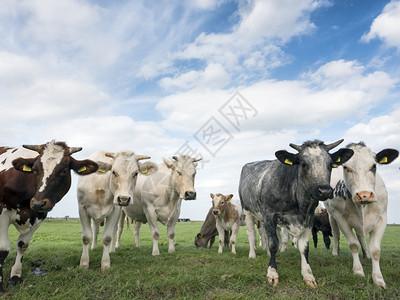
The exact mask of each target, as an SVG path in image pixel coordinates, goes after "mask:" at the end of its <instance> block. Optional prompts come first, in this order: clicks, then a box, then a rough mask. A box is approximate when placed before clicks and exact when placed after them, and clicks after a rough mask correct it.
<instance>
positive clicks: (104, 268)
mask: <svg viewBox="0 0 400 300" xmlns="http://www.w3.org/2000/svg"><path fill="white" fill-rule="evenodd" d="M109 268H110V266H109V265H108V266H104V267H101V271H102V272H104V271H105V270H108V269H109Z"/></svg>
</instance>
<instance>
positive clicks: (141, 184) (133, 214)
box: [117, 155, 201, 255]
mask: <svg viewBox="0 0 400 300" xmlns="http://www.w3.org/2000/svg"><path fill="white" fill-rule="evenodd" d="M172 158H173V161H170V160H168V159H164V163H162V164H159V165H158V171H157V173H155V174H153V175H151V176H148V177H145V176H142V175H141V174H139V176H138V179H137V184H136V187H135V191H134V193H133V194H134V200H133V205H129V206H126V207H124V208H123V210H124V211H125V213H126V215H127V216H129V217H130V218H131V219H133V220H135V221H137V222H138V223H135V239H136V244H137V245H138V242H139V231H140V225H141V223H147V222H148V223H149V227H150V231H151V236H152V238H153V251H152V255H159V254H160V250H159V248H158V239H159V236H160V229H159V228H158V224H157V221H159V222H161V223H162V224H163V225H166V226H167V235H168V239H169V247H168V252H174V251H175V246H174V237H175V225H176V223H177V221H178V218H179V215H180V211H181V204H182V199H184V200H195V199H196V190H195V189H194V180H195V175H196V166H197V162H198V161H199V160H201V158H192V157H190V156H187V155H180V156H173V157H172ZM121 233H122V228H118V236H119V235H121ZM117 239H119V237H117Z"/></svg>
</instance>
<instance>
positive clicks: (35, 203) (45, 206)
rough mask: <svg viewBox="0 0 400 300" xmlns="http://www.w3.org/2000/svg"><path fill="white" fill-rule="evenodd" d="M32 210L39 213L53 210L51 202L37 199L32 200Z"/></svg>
mask: <svg viewBox="0 0 400 300" xmlns="http://www.w3.org/2000/svg"><path fill="white" fill-rule="evenodd" d="M31 208H32V209H33V210H34V211H38V212H48V211H50V210H51V205H50V200H48V199H44V200H37V199H35V198H32V199H31Z"/></svg>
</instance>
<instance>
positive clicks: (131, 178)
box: [105, 151, 158, 206]
mask: <svg viewBox="0 0 400 300" xmlns="http://www.w3.org/2000/svg"><path fill="white" fill-rule="evenodd" d="M105 155H106V156H107V157H110V158H112V159H113V162H112V165H110V171H111V175H110V176H111V177H110V191H111V193H112V194H113V195H114V200H113V203H114V204H115V205H120V206H127V205H132V204H133V201H132V199H133V191H134V188H135V186H136V180H137V176H138V174H139V173H141V174H144V175H146V176H147V175H150V174H152V173H154V172H157V170H158V168H157V166H156V165H155V164H154V163H151V162H146V163H143V164H142V163H139V160H141V159H148V158H150V156H143V155H135V153H134V152H132V151H122V152H118V153H106V154H105ZM105 171H108V170H105Z"/></svg>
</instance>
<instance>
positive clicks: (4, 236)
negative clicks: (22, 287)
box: [0, 215, 11, 295]
mask: <svg viewBox="0 0 400 300" xmlns="http://www.w3.org/2000/svg"><path fill="white" fill-rule="evenodd" d="M9 226H10V224H9V220H8V218H7V217H5V216H1V215H0V295H1V293H2V292H3V291H4V290H3V266H4V261H5V260H6V257H7V256H8V253H9V252H10V249H11V244H10V239H9V237H8V227H9Z"/></svg>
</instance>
